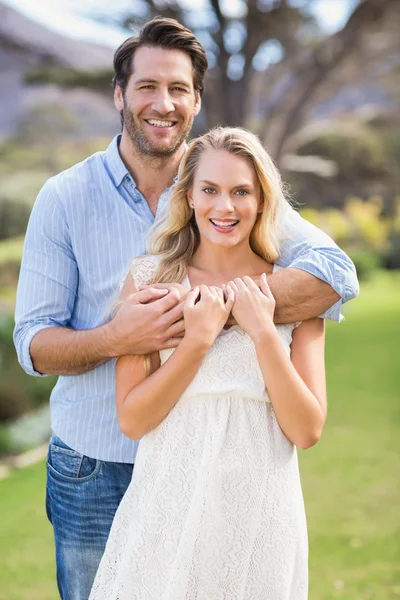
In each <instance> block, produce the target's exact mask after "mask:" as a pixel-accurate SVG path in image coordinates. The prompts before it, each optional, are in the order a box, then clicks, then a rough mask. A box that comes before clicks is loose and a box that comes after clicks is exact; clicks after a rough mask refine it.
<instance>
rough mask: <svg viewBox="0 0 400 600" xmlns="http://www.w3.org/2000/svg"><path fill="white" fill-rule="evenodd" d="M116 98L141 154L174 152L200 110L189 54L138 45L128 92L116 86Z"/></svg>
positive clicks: (158, 154) (182, 141) (156, 155)
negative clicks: (139, 46)
mask: <svg viewBox="0 0 400 600" xmlns="http://www.w3.org/2000/svg"><path fill="white" fill-rule="evenodd" d="M114 101H115V106H116V108H117V109H118V110H119V111H122V112H123V117H124V129H125V131H126V132H127V134H128V135H129V137H130V139H131V140H132V142H133V144H134V145H135V146H136V148H137V149H138V150H139V151H140V152H141V153H143V154H147V155H151V156H154V157H162V156H170V155H173V154H174V153H175V152H177V151H178V150H179V149H180V148H181V146H182V144H184V142H185V140H186V138H187V136H188V135H189V133H190V130H191V128H192V124H193V119H194V117H195V115H197V114H198V112H199V111H200V105H201V103H200V97H199V94H198V93H197V92H195V90H194V87H193V67H192V61H191V60H190V57H189V56H188V55H187V54H186V53H185V52H182V51H180V50H164V49H162V48H154V47H142V48H139V49H138V50H137V51H136V53H135V56H134V58H133V73H132V75H131V76H130V78H129V81H128V85H127V87H126V89H125V92H124V93H122V90H121V88H120V87H119V86H118V85H117V86H116V89H115V94H114Z"/></svg>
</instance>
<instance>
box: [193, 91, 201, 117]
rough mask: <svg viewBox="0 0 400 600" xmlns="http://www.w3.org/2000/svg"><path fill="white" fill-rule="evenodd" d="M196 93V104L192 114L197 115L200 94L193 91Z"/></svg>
mask: <svg viewBox="0 0 400 600" xmlns="http://www.w3.org/2000/svg"><path fill="white" fill-rule="evenodd" d="M195 94H196V104H195V106H194V114H195V115H198V114H199V112H200V109H201V96H200V93H199V92H195Z"/></svg>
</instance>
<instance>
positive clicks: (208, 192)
mask: <svg viewBox="0 0 400 600" xmlns="http://www.w3.org/2000/svg"><path fill="white" fill-rule="evenodd" d="M203 192H205V193H206V194H213V193H214V192H215V189H214V188H212V187H206V188H203Z"/></svg>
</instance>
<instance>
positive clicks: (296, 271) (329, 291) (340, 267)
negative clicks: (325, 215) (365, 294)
mask: <svg viewBox="0 0 400 600" xmlns="http://www.w3.org/2000/svg"><path fill="white" fill-rule="evenodd" d="M280 225H281V237H282V247H281V255H280V257H279V259H278V261H277V264H278V265H280V266H282V267H289V268H285V269H283V270H281V271H278V272H275V273H274V274H273V275H271V276H270V277H269V278H268V283H269V285H270V287H271V290H272V293H273V295H274V297H275V299H276V314H275V319H274V320H275V322H277V323H290V322H292V323H293V322H295V321H304V320H307V319H311V318H313V317H316V316H321V317H324V318H328V319H332V320H334V321H340V318H341V317H340V308H341V305H342V303H343V302H347V301H349V300H351V299H352V298H355V297H356V296H357V295H358V293H359V285H358V281H357V274H356V270H355V267H354V264H353V263H352V261H351V260H350V258H349V257H348V256H347V255H346V254H345V253H344V252H343V250H341V249H340V248H339V247H338V246H337V245H336V244H335V242H334V241H333V240H332V239H331V238H330V237H329V236H328V235H326V233H324V232H323V231H321V230H320V229H318V228H317V227H315V226H314V225H312V224H311V223H309V222H308V221H306V220H305V219H303V218H302V217H301V216H300V215H299V214H298V213H297V212H296V211H295V210H293V209H292V208H290V207H289V206H288V207H285V208H284V210H283V211H282V215H281V223H280ZM329 307H330V308H329ZM327 309H329V310H327Z"/></svg>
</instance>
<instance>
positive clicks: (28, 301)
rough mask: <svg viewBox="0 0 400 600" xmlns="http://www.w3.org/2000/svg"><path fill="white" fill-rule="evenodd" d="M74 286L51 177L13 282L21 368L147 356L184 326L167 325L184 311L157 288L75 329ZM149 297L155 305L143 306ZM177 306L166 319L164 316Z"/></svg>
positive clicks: (60, 368) (75, 367)
mask: <svg viewBox="0 0 400 600" xmlns="http://www.w3.org/2000/svg"><path fill="white" fill-rule="evenodd" d="M77 289H78V266H77V264H76V261H75V257H74V254H73V251H72V247H71V243H70V238H69V231H68V225H67V222H66V219H65V214H64V211H63V207H62V205H61V202H60V198H59V197H58V195H57V193H56V191H55V189H54V182H52V181H51V180H50V181H49V182H48V183H47V184H46V185H45V186H44V188H43V189H42V191H41V192H40V194H39V196H38V199H37V201H36V203H35V206H34V208H33V211H32V214H31V218H30V221H29V225H28V229H27V233H26V238H25V245H24V253H23V259H22V265H21V273H20V279H19V283H18V292H17V306H16V315H15V320H16V326H15V331H14V342H15V346H16V350H17V354H18V359H19V361H20V364H21V366H22V367H23V368H24V370H25V371H26V372H27V373H29V374H30V375H36V376H40V375H50V374H55V375H78V374H81V373H85V372H86V371H89V370H91V369H93V368H95V367H97V366H99V365H101V364H102V363H104V362H106V361H107V360H109V359H110V358H111V357H113V356H117V355H120V354H124V353H127V354H133V353H135V352H139V353H140V351H141V350H142V351H143V352H144V353H146V352H148V351H149V349H150V351H151V350H153V349H154V348H153V345H157V344H159V345H160V346H161V345H162V342H165V339H166V337H168V336H169V337H172V336H177V335H179V334H180V332H181V331H182V327H183V325H182V322H181V323H179V324H177V325H173V326H171V322H170V319H171V318H175V320H176V319H179V318H180V316H181V314H182V307H181V306H178V302H179V298H180V297H179V294H178V293H176V292H175V293H170V294H165V292H162V291H160V290H157V291H154V290H153V291H150V293H149V292H146V293H145V294H144V295H143V293H142V296H140V295H139V296H137V297H136V298H134V299H130V300H128V301H127V302H125V303H124V306H123V307H122V308H121V310H119V311H118V313H117V315H116V317H115V318H114V319H113V320H112V321H111V322H110V323H108V324H106V325H103V326H101V327H97V328H95V329H91V330H86V331H75V330H73V329H71V325H70V320H71V315H72V313H73V309H74V304H75V298H76V294H77ZM126 294H127V295H129V288H128V287H127V291H126ZM174 294H175V295H174ZM167 296H168V297H167ZM157 298H159V299H160V300H162V301H163V302H162V303H161V305H159V302H158V300H157ZM150 300H156V302H154V303H151V304H147V303H148V302H150ZM175 306H176V309H175V308H174V309H173V310H170V311H169V313H168V318H164V317H163V315H164V312H165V311H166V310H169V309H171V308H172V307H175ZM155 314H157V315H158V318H155V316H154V315H155ZM171 315H172V316H171ZM138 324H140V326H139V325H138ZM174 343H175V344H177V343H178V341H177V340H172V341H171V340H170V341H169V344H168V347H172V346H173V345H174ZM149 346H150V348H149Z"/></svg>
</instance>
